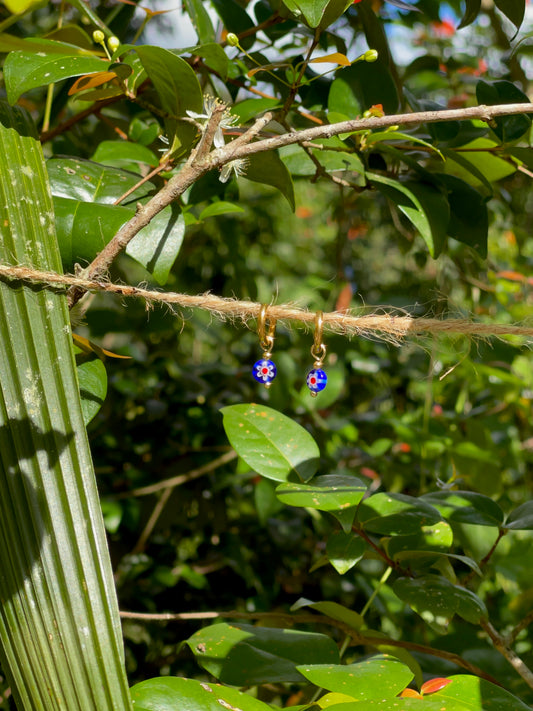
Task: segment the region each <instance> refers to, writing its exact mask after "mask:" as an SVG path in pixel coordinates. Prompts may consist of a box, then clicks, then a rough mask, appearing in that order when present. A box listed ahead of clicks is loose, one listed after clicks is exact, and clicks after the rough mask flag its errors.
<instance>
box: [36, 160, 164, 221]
mask: <svg viewBox="0 0 533 711" xmlns="http://www.w3.org/2000/svg"><path fill="white" fill-rule="evenodd" d="M46 168H47V170H48V177H49V179H50V185H51V188H52V194H53V195H54V196H56V197H62V198H71V199H75V200H80V201H82V202H88V203H101V204H107V205H113V203H114V202H115V200H117V199H118V198H119V197H121V196H122V195H124V193H125V192H127V191H128V190H131V188H133V187H135V186H136V185H137V183H138V182H139V180H140V176H139V175H137V174H135V173H130V172H128V171H125V170H119V169H117V168H114V167H111V166H108V165H101V164H100V163H94V162H93V161H89V160H84V159H82V158H53V159H51V160H49V161H48V162H47V164H46ZM153 190H154V185H153V183H150V182H147V183H143V185H141V186H139V187H138V188H136V189H135V190H134V191H133V192H132V193H131V194H130V195H129V196H128V197H127V198H126V200H124V202H123V203H122V204H121V205H119V207H120V208H122V209H124V207H127V206H128V205H129V206H130V208H133V209H134V206H135V205H136V203H137V202H138V201H139V200H142V199H143V198H146V197H147V196H149V195H150V194H151V193H152V192H153Z"/></svg>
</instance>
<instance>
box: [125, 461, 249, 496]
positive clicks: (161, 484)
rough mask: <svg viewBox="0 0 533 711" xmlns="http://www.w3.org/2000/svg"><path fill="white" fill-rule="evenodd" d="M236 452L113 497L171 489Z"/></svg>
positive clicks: (212, 467)
mask: <svg viewBox="0 0 533 711" xmlns="http://www.w3.org/2000/svg"><path fill="white" fill-rule="evenodd" d="M237 456H238V455H237V452H235V451H234V450H233V449H232V450H230V451H229V452H226V453H225V454H223V455H222V456H220V457H217V458H216V459H213V461H212V462H209V463H208V464H204V466H203V467H198V469H191V471H188V472H186V473H185V474H178V475H177V476H173V477H170V478H169V479H163V481H158V482H157V483H156V484H150V485H149V486H141V487H139V488H138V489H132V490H131V491H124V492H121V493H120V494H117V495H116V496H113V497H112V498H114V499H129V498H131V497H132V496H148V495H149V494H155V493H157V492H158V491H163V490H164V489H173V488H174V487H176V486H181V485H182V484H185V483H187V482H188V481H192V480H193V479H198V477H201V476H203V475H204V474H209V472H212V471H214V470H215V469H218V468H219V467H221V466H222V465H223V464H227V463H228V462H231V461H233V460H234V459H236V458H237Z"/></svg>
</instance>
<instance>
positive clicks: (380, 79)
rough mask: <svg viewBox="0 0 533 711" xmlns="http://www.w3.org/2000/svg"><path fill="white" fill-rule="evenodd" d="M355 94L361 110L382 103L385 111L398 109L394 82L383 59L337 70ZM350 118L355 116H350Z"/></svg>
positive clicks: (392, 112)
mask: <svg viewBox="0 0 533 711" xmlns="http://www.w3.org/2000/svg"><path fill="white" fill-rule="evenodd" d="M337 75H338V78H340V79H342V80H343V81H344V82H345V83H346V84H347V85H348V86H349V87H350V91H351V93H353V94H354V95H355V97H356V98H357V101H358V102H359V105H360V106H361V108H362V109H363V110H366V109H369V108H370V107H371V106H374V105H375V104H382V106H383V109H384V111H385V113H387V114H394V113H396V112H397V111H398V106H399V97H398V90H397V88H396V83H395V81H394V78H393V76H392V74H391V72H390V69H389V67H388V65H387V63H386V62H385V61H382V60H381V59H378V60H377V62H372V63H371V64H369V63H368V62H357V63H356V64H352V65H351V66H350V67H344V68H343V69H341V70H340V71H338V72H337ZM350 118H355V117H354V116H351V117H350Z"/></svg>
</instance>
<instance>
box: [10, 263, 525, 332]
mask: <svg viewBox="0 0 533 711" xmlns="http://www.w3.org/2000/svg"><path fill="white" fill-rule="evenodd" d="M0 279H4V280H10V281H24V282H30V283H33V284H40V285H42V286H43V287H49V288H54V289H57V288H58V287H65V288H68V287H78V288H80V289H84V290H86V291H90V292H105V293H108V294H116V295H118V296H122V297H132V298H139V299H144V300H145V301H146V302H148V303H154V304H155V303H160V304H169V305H172V306H178V307H182V308H192V309H203V310H204V311H209V312H210V313H212V314H213V315H214V316H216V317H218V318H221V319H225V318H230V319H241V320H242V321H244V322H247V321H248V320H249V319H254V318H258V316H259V314H260V311H261V304H259V303H255V302H253V301H238V300H236V299H225V298H221V297H219V296H213V295H212V294H197V295H195V296H190V295H189V294H178V293H176V292H159V291H153V290H150V289H144V288H141V287H138V286H129V285H122V284H114V283H111V282H107V281H103V280H101V281H95V280H91V279H84V278H83V277H81V276H72V275H68V274H66V275H62V274H56V273H55V272H42V271H37V270H35V269H32V268H29V267H22V266H15V267H14V266H8V265H4V264H0ZM381 310H382V311H384V309H381ZM268 318H269V319H276V320H277V321H291V322H294V321H296V322H300V323H304V324H309V325H310V326H312V325H313V324H314V321H315V313H314V312H313V311H307V310H305V309H301V308H297V307H294V306H290V305H275V304H272V305H270V306H268ZM323 320H324V330H325V331H329V332H330V333H340V334H343V335H348V336H352V335H354V336H370V337H380V338H386V339H389V340H398V341H401V340H402V339H404V338H405V337H407V336H410V335H412V336H415V335H423V334H429V335H433V334H438V333H449V334H462V335H465V336H472V337H490V336H498V337H499V336H522V337H526V338H528V337H533V327H529V326H519V325H515V324H488V323H476V322H474V321H470V320H469V319H466V318H465V319H456V318H449V319H436V318H414V317H412V316H409V315H405V314H402V315H397V314H394V313H386V312H384V313H373V314H366V315H362V316H353V315H351V314H350V313H345V312H339V311H333V312H330V313H324V314H323Z"/></svg>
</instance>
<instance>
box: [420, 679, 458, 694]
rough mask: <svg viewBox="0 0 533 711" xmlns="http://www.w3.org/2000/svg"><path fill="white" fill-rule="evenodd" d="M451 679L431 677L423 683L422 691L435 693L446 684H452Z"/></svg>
mask: <svg viewBox="0 0 533 711" xmlns="http://www.w3.org/2000/svg"><path fill="white" fill-rule="evenodd" d="M451 683H452V680H451V679H443V678H442V677H437V678H436V679H430V680H429V681H426V682H424V683H423V684H422V686H421V687H420V691H421V692H422V693H423V694H434V693H435V692H436V691H440V690H441V689H444V687H445V686H448V684H451Z"/></svg>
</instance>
